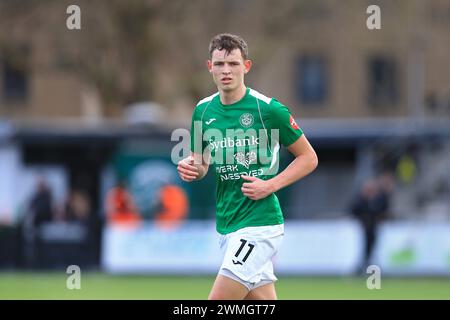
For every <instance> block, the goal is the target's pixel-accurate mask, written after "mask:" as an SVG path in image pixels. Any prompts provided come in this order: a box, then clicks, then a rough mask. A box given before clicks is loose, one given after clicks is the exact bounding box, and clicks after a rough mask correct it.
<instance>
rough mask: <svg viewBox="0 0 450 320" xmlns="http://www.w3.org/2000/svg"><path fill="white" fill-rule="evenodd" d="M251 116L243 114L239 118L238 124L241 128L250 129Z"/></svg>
mask: <svg viewBox="0 0 450 320" xmlns="http://www.w3.org/2000/svg"><path fill="white" fill-rule="evenodd" d="M253 121H254V120H253V115H252V114H251V113H244V114H242V115H241V117H240V118H239V122H240V123H241V125H242V126H243V127H246V128H247V127H250V126H251V125H252V124H253Z"/></svg>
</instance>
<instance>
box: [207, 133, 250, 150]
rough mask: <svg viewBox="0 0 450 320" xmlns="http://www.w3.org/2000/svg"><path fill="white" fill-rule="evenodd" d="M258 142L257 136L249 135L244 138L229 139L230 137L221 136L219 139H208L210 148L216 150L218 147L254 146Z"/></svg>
mask: <svg viewBox="0 0 450 320" xmlns="http://www.w3.org/2000/svg"><path fill="white" fill-rule="evenodd" d="M258 144H259V138H256V137H255V136H251V137H249V138H246V139H236V140H234V139H231V138H230V137H226V138H223V139H222V140H219V141H213V140H212V139H211V140H209V147H210V149H211V150H217V149H219V148H222V149H223V148H233V147H245V146H255V145H258Z"/></svg>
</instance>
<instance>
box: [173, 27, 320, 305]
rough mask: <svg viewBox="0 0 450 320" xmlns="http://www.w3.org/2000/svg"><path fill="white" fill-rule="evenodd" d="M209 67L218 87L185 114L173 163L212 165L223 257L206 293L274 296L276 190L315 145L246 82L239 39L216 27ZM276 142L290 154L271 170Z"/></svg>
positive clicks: (184, 167) (278, 228) (188, 174)
mask: <svg viewBox="0 0 450 320" xmlns="http://www.w3.org/2000/svg"><path fill="white" fill-rule="evenodd" d="M209 54H210V59H209V60H208V61H207V66H208V70H209V72H210V73H211V74H212V76H213V80H214V82H215V84H216V85H217V89H218V92H217V93H215V94H213V95H211V96H209V97H207V98H204V99H203V100H201V101H200V102H198V104H197V106H196V107H195V109H194V112H193V115H192V128H191V155H190V156H189V157H187V158H185V159H183V160H181V161H180V162H179V163H178V173H179V175H180V177H181V179H182V180H184V181H187V182H191V181H194V180H199V179H202V178H203V177H204V176H205V175H206V173H207V172H208V167H209V165H210V164H214V167H215V171H216V181H217V185H216V198H217V199H216V216H217V225H216V229H217V231H218V232H219V233H220V234H221V248H222V249H223V251H224V259H223V263H222V266H221V267H220V270H219V273H218V275H217V278H216V280H215V282H214V285H213V288H212V290H211V292H210V294H209V299H222V300H225V299H276V298H277V296H276V292H275V286H274V282H275V281H276V280H277V278H276V277H275V275H274V271H273V265H272V257H273V256H274V255H275V253H276V252H277V250H278V248H279V246H280V243H281V240H282V238H283V234H284V224H283V223H284V221H283V215H282V212H281V209H280V204H279V202H278V198H277V197H276V195H275V192H276V191H278V190H280V189H281V188H284V187H286V186H287V185H290V184H291V183H293V182H295V181H297V180H299V179H301V178H303V177H305V176H306V175H308V174H309V173H311V172H312V171H313V170H314V169H315V168H316V166H317V164H318V160H317V156H316V153H315V151H314V149H313V148H312V147H311V145H310V144H309V142H308V140H307V139H306V137H305V135H304V134H303V132H302V130H301V129H300V128H299V127H298V125H297V124H296V122H295V120H294V118H293V117H292V115H291V114H290V112H289V109H288V108H287V107H285V106H284V105H283V104H281V103H280V102H278V101H277V100H276V99H274V98H268V97H266V96H264V95H263V94H261V93H259V92H257V91H255V90H253V89H251V88H249V87H247V86H246V85H245V84H244V76H245V74H247V73H248V72H249V71H250V68H251V66H252V62H251V60H249V59H248V48H247V44H246V43H245V41H244V40H243V39H242V38H241V37H239V36H236V35H232V34H219V35H217V36H215V37H214V38H213V39H212V40H211V42H210V45H209ZM279 143H281V144H282V145H284V146H285V147H287V149H288V150H289V151H290V152H291V153H292V154H293V155H294V157H295V158H294V160H293V161H292V162H291V163H290V164H289V166H288V167H287V168H286V169H284V170H283V171H282V172H281V173H279V174H278V175H277V174H276V173H277V171H278V161H279V154H278V153H279Z"/></svg>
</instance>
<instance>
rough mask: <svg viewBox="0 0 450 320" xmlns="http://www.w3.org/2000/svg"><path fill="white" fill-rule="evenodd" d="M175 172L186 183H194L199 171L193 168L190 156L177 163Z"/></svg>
mask: <svg viewBox="0 0 450 320" xmlns="http://www.w3.org/2000/svg"><path fill="white" fill-rule="evenodd" d="M177 170H178V174H179V175H180V178H181V180H183V181H186V182H191V181H194V180H195V179H197V177H198V175H199V170H198V168H197V167H196V166H194V157H192V156H189V157H187V158H185V159H183V160H181V161H180V162H178V167H177Z"/></svg>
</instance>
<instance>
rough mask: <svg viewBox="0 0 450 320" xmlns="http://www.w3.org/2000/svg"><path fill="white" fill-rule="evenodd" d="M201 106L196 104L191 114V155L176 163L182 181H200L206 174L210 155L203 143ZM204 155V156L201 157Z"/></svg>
mask: <svg viewBox="0 0 450 320" xmlns="http://www.w3.org/2000/svg"><path fill="white" fill-rule="evenodd" d="M202 114H203V109H202V106H199V104H197V106H196V108H195V109H194V112H193V113H192V123H191V131H190V132H191V143H190V146H191V153H190V156H189V157H187V158H185V159H183V160H181V161H180V162H179V163H178V168H177V169H178V174H179V175H180V178H181V179H182V180H183V181H186V182H191V181H196V180H200V179H202V178H203V177H204V176H206V174H207V173H208V168H209V162H210V158H211V155H210V153H209V152H208V151H207V149H206V148H205V147H206V144H205V141H203V125H202V122H203V121H202ZM203 153H205V156H203Z"/></svg>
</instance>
